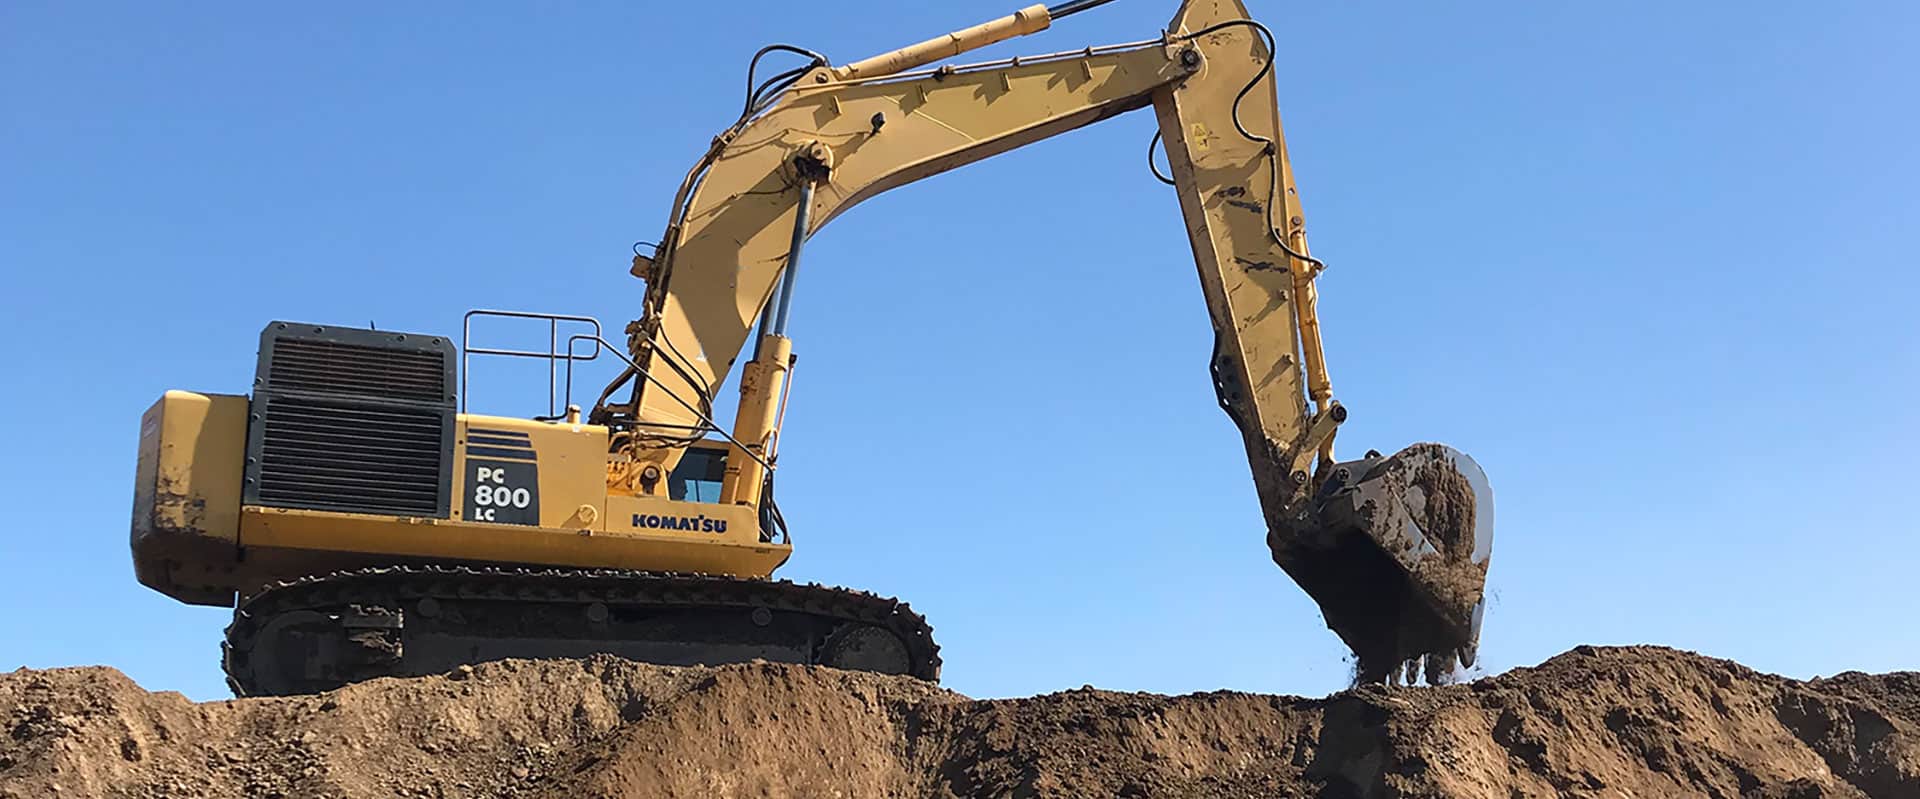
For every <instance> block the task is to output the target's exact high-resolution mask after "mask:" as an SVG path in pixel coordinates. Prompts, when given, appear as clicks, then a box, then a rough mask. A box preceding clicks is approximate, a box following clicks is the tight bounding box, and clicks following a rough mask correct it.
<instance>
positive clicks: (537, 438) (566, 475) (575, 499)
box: [452, 414, 607, 530]
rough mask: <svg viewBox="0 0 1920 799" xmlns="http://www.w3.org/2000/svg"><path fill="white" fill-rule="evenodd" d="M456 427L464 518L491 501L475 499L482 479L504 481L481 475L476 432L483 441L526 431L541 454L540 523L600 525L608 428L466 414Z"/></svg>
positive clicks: (457, 486)
mask: <svg viewBox="0 0 1920 799" xmlns="http://www.w3.org/2000/svg"><path fill="white" fill-rule="evenodd" d="M453 429H454V446H453V459H454V460H453V509H452V515H453V518H455V519H463V518H465V517H466V515H467V514H468V513H469V511H470V510H471V509H473V508H474V506H475V505H476V504H477V505H478V506H479V507H480V508H481V509H483V510H484V509H487V506H488V505H490V504H491V503H490V502H479V503H476V502H474V501H472V500H474V499H475V493H476V490H477V489H479V488H480V487H481V484H482V483H493V484H492V485H491V486H490V487H491V488H498V487H500V485H501V483H497V482H494V481H492V480H486V479H477V478H479V477H480V476H481V473H480V472H479V470H478V468H477V466H476V463H477V462H479V461H481V460H482V459H480V458H474V457H471V456H469V455H468V449H469V446H470V445H469V443H468V442H470V441H472V440H473V437H474V436H475V435H476V431H480V432H478V433H477V434H478V435H480V436H481V437H482V439H483V441H484V440H486V439H487V438H489V436H488V432H490V431H498V432H507V433H515V434H524V435H525V436H526V437H527V441H528V442H529V443H530V444H531V445H532V447H533V449H534V451H535V452H537V453H538V466H539V476H540V481H539V485H538V492H537V493H538V495H539V497H540V514H539V522H538V524H539V526H541V527H555V528H565V529H575V530H578V529H594V530H597V529H601V528H600V527H599V526H598V523H599V521H600V520H601V519H603V518H605V516H606V501H607V491H606V472H607V428H605V427H602V426H600V425H593V424H566V423H555V422H536V421H532V420H529V419H514V418H509V417H504V416H480V415H475V414H461V415H460V417H459V419H458V420H457V421H456V422H454V426H453ZM471 446H472V447H478V448H481V450H482V451H486V450H487V449H488V448H487V447H485V445H484V444H473V445H471ZM508 460H509V461H511V460H515V459H512V458H509V459H508ZM519 460H526V459H525V458H521V459H519ZM488 476H489V477H490V476H491V475H488ZM468 520H469V521H485V519H468Z"/></svg>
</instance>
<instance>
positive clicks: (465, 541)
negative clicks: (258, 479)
mask: <svg viewBox="0 0 1920 799" xmlns="http://www.w3.org/2000/svg"><path fill="white" fill-rule="evenodd" d="M615 504H616V505H617V506H619V507H621V508H622V509H623V511H626V512H627V515H626V516H624V517H621V518H618V519H614V520H613V521H616V522H618V523H619V526H623V527H629V528H630V527H631V519H632V517H633V516H635V515H639V516H641V517H642V518H643V519H644V518H646V517H648V516H663V515H665V514H666V513H687V514H689V515H692V516H694V517H696V518H698V517H701V516H704V517H705V518H706V519H709V520H714V519H723V520H724V521H725V522H726V527H727V530H728V532H727V533H726V534H725V535H715V534H712V533H699V532H694V531H685V532H683V531H677V530H662V529H657V528H655V529H647V530H646V532H634V531H632V530H631V529H626V530H612V531H608V530H603V529H595V530H578V529H556V528H551V527H527V526H523V525H508V524H483V523H479V522H462V521H447V520H442V519H418V518H395V517H392V516H374V515H368V514H359V513H337V512H332V511H314V510H296V509H286V508H259V507H253V506H248V507H246V508H244V509H243V511H242V513H241V516H240V529H241V535H242V536H243V537H244V538H245V539H246V541H247V548H248V550H249V553H250V554H254V553H256V552H257V554H258V556H259V557H260V558H261V559H262V562H263V564H271V565H268V566H266V568H264V569H263V570H264V571H272V572H280V573H283V574H286V575H288V576H291V575H292V574H296V573H298V572H299V569H298V567H297V566H296V567H292V568H289V567H288V566H282V565H280V564H283V563H284V564H299V563H312V562H314V560H313V558H312V557H310V554H311V553H325V554H328V555H330V556H334V555H338V554H340V553H354V554H355V555H357V556H358V557H354V558H349V559H347V560H348V561H350V562H358V563H359V564H360V565H377V564H391V563H398V562H435V563H452V562H466V563H513V564H525V565H535V566H538V565H546V566H564V567H568V568H606V569H642V570H648V571H672V572H699V573H705V574H727V575H733V576H738V577H764V576H766V575H768V574H771V573H773V570H774V569H775V568H777V567H778V566H779V565H780V564H782V563H784V562H786V560H787V557H788V556H789V555H790V554H791V553H792V551H793V548H792V547H791V546H789V545H786V544H763V543H760V542H759V535H758V534H757V533H755V532H752V531H753V530H754V529H755V525H754V523H753V511H752V509H751V508H747V507H745V506H735V507H722V506H717V505H709V504H703V503H690V502H672V501H669V500H659V499H641V498H634V497H619V498H616V500H615ZM643 511H644V512H643ZM738 530H744V531H747V532H746V533H744V534H740V533H736V532H735V531H738ZM743 538H744V539H746V540H742V539H743ZM302 550H304V551H307V553H309V555H304V556H303V554H302V552H300V551H302ZM328 561H329V562H332V561H334V558H333V557H329V558H328ZM345 567H346V566H345V565H339V566H335V567H334V568H345Z"/></svg>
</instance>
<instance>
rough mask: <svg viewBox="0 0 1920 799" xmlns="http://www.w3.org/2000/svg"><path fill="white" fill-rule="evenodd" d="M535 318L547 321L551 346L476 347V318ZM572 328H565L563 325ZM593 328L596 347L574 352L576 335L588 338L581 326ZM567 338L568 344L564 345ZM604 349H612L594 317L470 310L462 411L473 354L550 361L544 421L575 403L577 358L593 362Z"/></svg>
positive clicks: (463, 348)
mask: <svg viewBox="0 0 1920 799" xmlns="http://www.w3.org/2000/svg"><path fill="white" fill-rule="evenodd" d="M489 318H491V319H532V320H538V321H544V322H546V323H547V349H546V351H545V352H541V351H540V350H531V349H527V350H522V349H509V348H501V347H476V346H473V321H474V320H475V319H489ZM563 325H564V326H567V327H568V328H569V329H567V330H562V326H563ZM580 325H584V326H586V327H588V328H590V329H592V331H593V333H592V335H591V336H590V338H591V339H592V340H593V342H594V345H593V350H592V351H591V352H589V353H585V354H581V353H577V352H575V351H574V346H573V338H575V337H588V336H587V334H584V333H578V332H576V331H578V330H579V329H580V328H579V327H578V326H580ZM563 335H564V336H566V337H567V338H565V339H564V341H565V344H566V347H565V349H562V348H561V343H562V341H563V339H562V336H563ZM602 349H611V347H608V346H607V345H606V344H605V340H604V339H602V338H601V337H600V320H598V319H595V318H593V317H591V316H569V315H566V314H548V313H533V312H530V311H498V310H487V309H478V310H472V311H468V312H467V315H466V318H465V319H464V320H462V321H461V324H460V412H461V413H466V411H467V376H468V375H470V374H472V372H473V370H472V368H471V367H472V363H473V356H475V355H493V356H500V357H506V358H545V359H546V361H547V415H546V416H542V417H536V418H538V419H540V420H541V421H552V420H554V419H559V418H562V417H563V416H565V410H566V409H567V408H568V407H571V406H572V405H573V364H574V362H575V361H591V360H595V359H597V358H599V357H600V351H601V350H602ZM563 363H564V364H565V365H566V366H565V380H564V382H563V381H562V374H561V364H563Z"/></svg>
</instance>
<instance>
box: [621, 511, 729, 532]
mask: <svg viewBox="0 0 1920 799" xmlns="http://www.w3.org/2000/svg"><path fill="white" fill-rule="evenodd" d="M633 526H634V527H647V528H652V529H657V530H691V531H693V532H696V533H724V532H726V531H727V520H726V519H709V518H707V517H706V515H705V514H702V515H699V516H656V515H654V514H651V513H647V514H641V513H636V514H634V515H633Z"/></svg>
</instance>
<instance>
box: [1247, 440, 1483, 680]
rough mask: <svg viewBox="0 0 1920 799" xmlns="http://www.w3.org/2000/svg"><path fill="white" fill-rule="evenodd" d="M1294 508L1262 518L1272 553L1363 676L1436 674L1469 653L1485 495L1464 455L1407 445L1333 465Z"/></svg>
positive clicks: (1476, 629)
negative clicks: (1351, 654) (1304, 504)
mask: <svg viewBox="0 0 1920 799" xmlns="http://www.w3.org/2000/svg"><path fill="white" fill-rule="evenodd" d="M1322 478H1323V482H1322V483H1321V484H1320V485H1319V486H1318V490H1317V491H1316V492H1315V494H1314V495H1313V497H1312V499H1311V500H1309V502H1308V503H1307V507H1306V508H1305V510H1304V512H1296V513H1293V514H1290V515H1287V516H1286V517H1285V518H1283V519H1280V520H1277V521H1280V522H1282V523H1281V524H1271V523H1270V526H1269V533H1268V544H1269V546H1270V547H1271V548H1272V550H1273V559H1274V562H1275V563H1278V564H1279V565H1280V567H1281V568H1282V569H1285V570H1286V571H1287V573H1288V574H1289V575H1290V576H1292V577H1293V579H1294V580H1295V581H1296V582H1298V583H1300V586H1301V587H1302V588H1304V589H1306V591H1307V593H1308V595H1310V596H1312V597H1313V599H1314V601H1315V602H1317V603H1318V604H1319V605H1320V610H1321V612H1322V614H1323V615H1324V616H1325V617H1326V621H1327V626H1328V627H1330V628H1332V629H1333V631H1334V632H1335V633H1337V634H1339V636H1340V638H1341V639H1342V640H1344V641H1345V642H1346V643H1347V645H1348V646H1349V647H1351V648H1352V649H1353V651H1354V654H1355V656H1356V657H1357V658H1358V660H1359V664H1358V665H1359V674H1358V676H1359V678H1360V680H1361V681H1363V682H1384V681H1389V680H1392V679H1394V678H1395V677H1396V676H1403V677H1405V678H1406V679H1407V681H1408V682H1413V681H1415V679H1416V678H1417V677H1418V676H1421V675H1424V676H1425V677H1426V678H1427V680H1428V681H1429V682H1435V681H1445V678H1444V676H1443V675H1450V674H1451V673H1452V672H1453V671H1454V670H1455V667H1456V664H1465V665H1469V666H1470V665H1472V664H1473V662H1474V660H1475V658H1476V656H1477V654H1478V652H1477V650H1478V646H1479V637H1480V618H1481V614H1482V612H1483V609H1484V608H1483V601H1482V594H1483V592H1484V591H1485V588H1486V576H1487V564H1488V561H1489V558H1490V555H1491V553H1492V549H1493V493H1492V491H1491V489H1490V488H1489V487H1488V484H1487V479H1486V474H1485V473H1484V472H1483V471H1481V469H1480V466H1479V464H1477V463H1474V461H1473V459H1472V458H1469V457H1467V456H1466V454H1464V453H1462V452H1460V451H1458V450H1455V449H1453V448H1452V447H1448V446H1445V445H1441V444H1415V445H1413V446H1411V447H1408V448H1406V449H1403V450H1401V451H1399V452H1397V453H1394V454H1393V455H1392V456H1390V457H1379V456H1377V455H1376V456H1372V457H1368V458H1363V459H1361V460H1357V461H1347V462H1344V463H1337V464H1334V465H1333V466H1332V467H1331V468H1329V469H1327V470H1325V471H1324V472H1323V474H1322Z"/></svg>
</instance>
